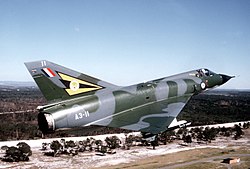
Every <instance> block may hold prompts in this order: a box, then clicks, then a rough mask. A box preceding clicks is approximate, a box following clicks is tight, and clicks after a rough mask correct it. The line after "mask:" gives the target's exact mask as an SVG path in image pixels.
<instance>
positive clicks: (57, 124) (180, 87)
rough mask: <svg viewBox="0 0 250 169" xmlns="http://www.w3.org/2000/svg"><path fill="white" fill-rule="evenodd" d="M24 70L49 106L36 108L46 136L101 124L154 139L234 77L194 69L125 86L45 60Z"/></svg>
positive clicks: (33, 63) (40, 124) (29, 64)
mask: <svg viewBox="0 0 250 169" xmlns="http://www.w3.org/2000/svg"><path fill="white" fill-rule="evenodd" d="M25 65H26V67H27V69H28V70H29V72H30V74H31V75H32V77H33V78H34V80H35V82H36V83H37V85H38V87H39V88H40V90H41V91H42V93H43V95H44V96H45V98H46V99H47V100H48V102H49V104H48V105H44V106H38V110H39V115H38V124H39V128H40V130H41V131H42V132H44V133H50V132H53V131H55V130H60V129H68V128H74V127H84V126H89V125H99V126H109V127H116V128H122V129H129V130H134V131H141V132H145V133H152V134H158V133H161V132H164V131H166V130H169V129H170V127H173V126H175V125H174V124H173V123H175V122H176V117H177V116H178V114H179V113H180V112H181V110H182V109H183V107H184V106H185V105H186V103H187V102H188V100H189V99H190V98H191V97H192V96H193V95H195V94H198V93H200V92H202V91H205V90H207V89H209V88H214V87H216V86H220V85H222V84H224V83H225V82H227V81H228V80H229V79H230V78H232V77H231V76H227V75H223V74H216V73H214V72H212V71H210V70H208V69H198V70H193V71H189V72H185V73H181V74H177V75H173V76H169V77H165V78H161V79H156V80H152V81H148V82H145V83H139V84H135V85H131V86H125V87H123V86H116V85H113V84H111V83H108V82H105V81H102V80H99V79H97V78H94V77H91V76H88V75H85V74H83V73H79V72H77V71H73V70H70V69H68V68H65V67H63V66H60V65H57V64H55V63H52V62H49V61H45V60H43V61H36V62H28V63H25Z"/></svg>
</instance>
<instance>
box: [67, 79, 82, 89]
mask: <svg viewBox="0 0 250 169" xmlns="http://www.w3.org/2000/svg"><path fill="white" fill-rule="evenodd" d="M79 87H80V85H79V82H78V81H77V80H72V81H71V82H70V84H69V88H70V89H71V90H73V91H77V90H78V89H79Z"/></svg>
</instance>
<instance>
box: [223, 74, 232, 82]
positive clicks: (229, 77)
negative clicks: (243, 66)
mask: <svg viewBox="0 0 250 169" xmlns="http://www.w3.org/2000/svg"><path fill="white" fill-rule="evenodd" d="M220 75H221V77H222V84H224V83H226V82H227V81H228V80H230V79H231V78H234V76H228V75H223V74H220Z"/></svg>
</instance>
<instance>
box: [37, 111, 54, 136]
mask: <svg viewBox="0 0 250 169" xmlns="http://www.w3.org/2000/svg"><path fill="white" fill-rule="evenodd" d="M38 126H39V129H40V130H41V131H42V132H43V133H44V134H49V133H54V131H55V122H54V118H53V117H52V115H51V114H48V113H44V112H40V113H39V114H38Z"/></svg>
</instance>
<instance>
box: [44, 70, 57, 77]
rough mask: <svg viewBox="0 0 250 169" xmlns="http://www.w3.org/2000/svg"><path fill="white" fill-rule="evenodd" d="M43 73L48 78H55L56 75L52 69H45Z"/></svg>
mask: <svg viewBox="0 0 250 169" xmlns="http://www.w3.org/2000/svg"><path fill="white" fill-rule="evenodd" d="M42 71H43V72H44V73H45V74H46V76H48V77H55V76H56V74H55V73H54V72H53V71H52V70H51V69H50V68H43V69H42Z"/></svg>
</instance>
